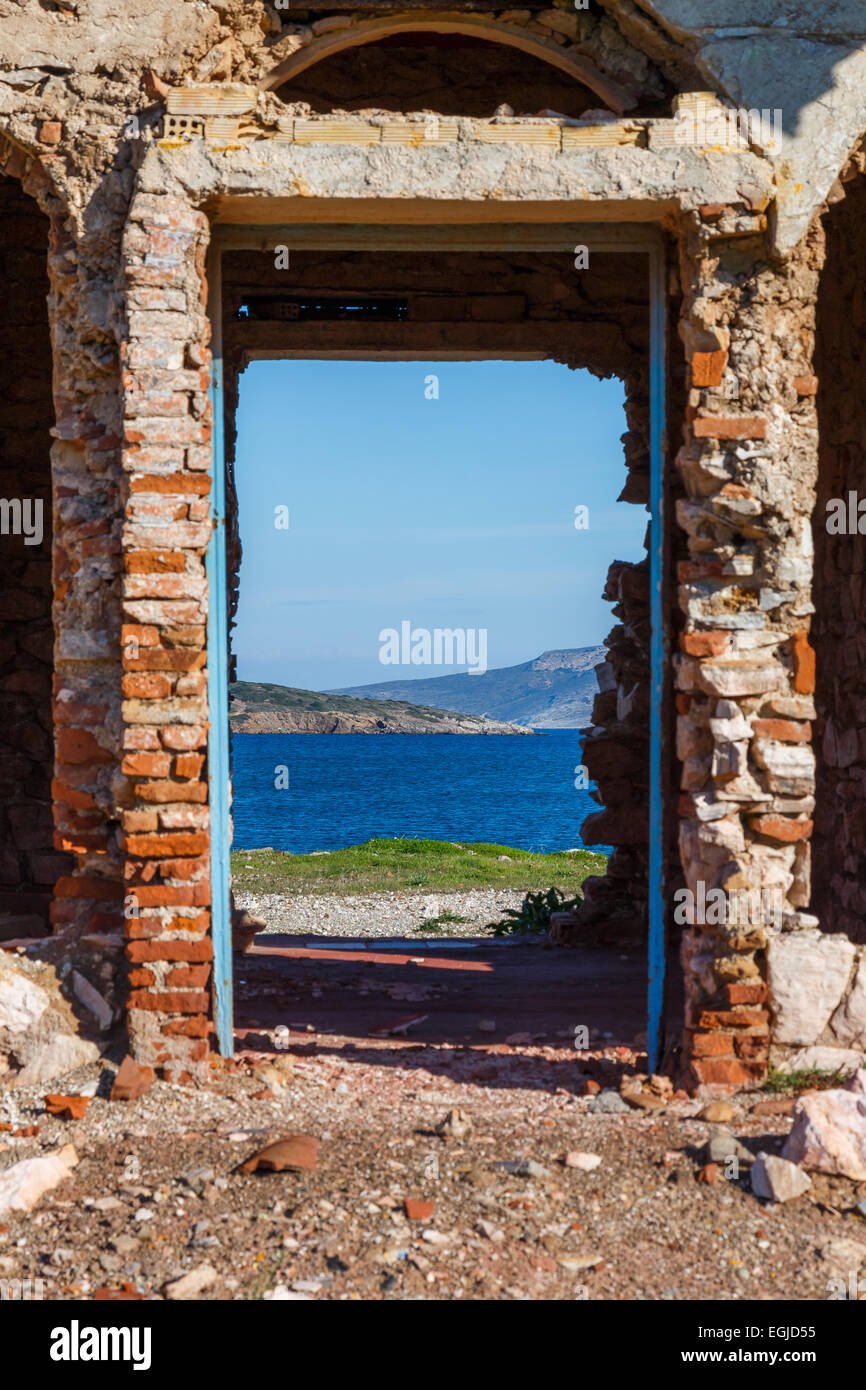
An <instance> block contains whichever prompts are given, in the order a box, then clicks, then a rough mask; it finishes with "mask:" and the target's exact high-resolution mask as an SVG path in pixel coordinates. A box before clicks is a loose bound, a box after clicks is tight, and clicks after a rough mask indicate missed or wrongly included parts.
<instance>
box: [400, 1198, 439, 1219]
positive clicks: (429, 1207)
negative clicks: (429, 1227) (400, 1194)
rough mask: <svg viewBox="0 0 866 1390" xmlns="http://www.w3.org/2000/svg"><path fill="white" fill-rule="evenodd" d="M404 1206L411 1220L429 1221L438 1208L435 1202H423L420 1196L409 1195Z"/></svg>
mask: <svg viewBox="0 0 866 1390" xmlns="http://www.w3.org/2000/svg"><path fill="white" fill-rule="evenodd" d="M403 1207H404V1209H405V1212H406V1215H407V1216H408V1218H409V1220H410V1221H429V1220H430V1218H431V1217H432V1215H433V1213H434V1211H435V1210H436V1204H435V1202H422V1201H421V1199H420V1197H407V1198H406V1200H405V1201H404V1203H403Z"/></svg>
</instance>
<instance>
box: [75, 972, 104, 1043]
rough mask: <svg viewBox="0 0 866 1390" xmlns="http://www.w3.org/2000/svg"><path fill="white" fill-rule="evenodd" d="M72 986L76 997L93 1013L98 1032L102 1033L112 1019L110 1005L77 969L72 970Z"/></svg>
mask: <svg viewBox="0 0 866 1390" xmlns="http://www.w3.org/2000/svg"><path fill="white" fill-rule="evenodd" d="M72 988H73V990H74V991H75V997H76V999H78V1000H79V1001H80V1002H81V1003H82V1004H83V1005H84V1007H85V1009H87V1010H88V1011H89V1012H90V1013H92V1014H93V1017H94V1018H95V1019H96V1021H97V1023H98V1024H99V1029H100V1032H102V1033H104V1032H105V1030H106V1028H110V1027H111V1025H112V1022H113V1021H114V1014H113V1012H112V1009H111V1005H110V1004H108V1003H107V1002H106V1001H105V1000H104V999H103V997H102V995H101V994H100V993H99V990H97V989H94V987H93V985H92V984H91V983H90V981H89V980H88V979H86V978H85V976H84V975H81V974H79V972H78V971H77V970H73V972H72Z"/></svg>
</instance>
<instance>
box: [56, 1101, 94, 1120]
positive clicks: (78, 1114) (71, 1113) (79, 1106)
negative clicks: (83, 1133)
mask: <svg viewBox="0 0 866 1390" xmlns="http://www.w3.org/2000/svg"><path fill="white" fill-rule="evenodd" d="M89 1104H90V1096H60V1095H50V1096H46V1097H45V1109H46V1110H47V1111H48V1113H49V1115H59V1116H60V1117H61V1119H64V1120H83V1119H84V1115H85V1111H86V1110H87V1107H88V1105H89Z"/></svg>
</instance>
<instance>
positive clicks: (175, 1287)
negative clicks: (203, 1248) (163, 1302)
mask: <svg viewBox="0 0 866 1390" xmlns="http://www.w3.org/2000/svg"><path fill="white" fill-rule="evenodd" d="M216 1280H217V1272H216V1270H215V1269H214V1268H213V1266H212V1265H198V1266H197V1267H196V1268H195V1269H191V1270H190V1271H189V1273H188V1274H184V1275H182V1276H181V1277H180V1279H173V1280H172V1281H171V1283H170V1284H166V1286H165V1288H164V1289H163V1293H164V1294H165V1296H166V1298H169V1299H171V1300H172V1301H174V1302H177V1301H179V1300H184V1299H189V1298H197V1297H198V1295H199V1294H200V1293H203V1292H204V1290H205V1289H209V1288H210V1286H211V1284H215V1283H216Z"/></svg>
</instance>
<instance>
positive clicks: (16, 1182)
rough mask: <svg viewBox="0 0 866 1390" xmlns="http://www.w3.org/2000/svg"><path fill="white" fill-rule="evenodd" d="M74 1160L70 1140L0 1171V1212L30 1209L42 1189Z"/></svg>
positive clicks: (63, 1175) (51, 1184) (49, 1186)
mask: <svg viewBox="0 0 866 1390" xmlns="http://www.w3.org/2000/svg"><path fill="white" fill-rule="evenodd" d="M77 1162H78V1155H77V1153H76V1152H75V1150H74V1148H73V1147H72V1145H71V1144H64V1145H63V1147H62V1148H61V1149H55V1151H54V1152H53V1153H50V1154H43V1156H42V1157H41V1158H24V1159H22V1160H21V1162H20V1163H13V1165H12V1167H11V1168H7V1169H6V1171H5V1172H4V1173H0V1216H6V1215H7V1214H8V1213H9V1212H13V1211H32V1210H33V1208H34V1207H35V1206H36V1203H37V1202H38V1201H39V1199H40V1197H43V1196H44V1195H45V1193H46V1192H50V1191H51V1189H52V1188H54V1187H57V1185H58V1183H61V1182H63V1179H64V1178H66V1177H68V1176H69V1174H70V1173H71V1171H72V1169H73V1168H74V1167H75V1165H76V1163H77Z"/></svg>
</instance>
